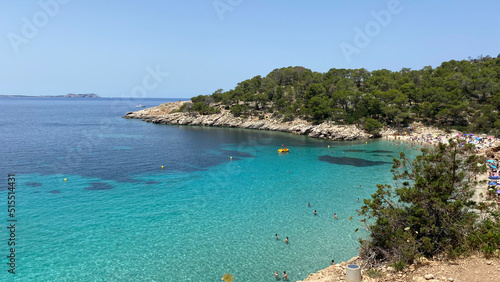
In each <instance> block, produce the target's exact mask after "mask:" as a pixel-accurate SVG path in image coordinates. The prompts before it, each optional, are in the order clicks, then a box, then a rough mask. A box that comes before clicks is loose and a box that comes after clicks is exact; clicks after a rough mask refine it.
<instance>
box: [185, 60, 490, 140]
mask: <svg viewBox="0 0 500 282" xmlns="http://www.w3.org/2000/svg"><path fill="white" fill-rule="evenodd" d="M221 109H226V110H229V111H230V112H231V113H232V114H233V115H234V116H236V117H239V116H243V117H248V116H253V117H258V118H261V119H263V118H264V117H265V115H266V114H271V115H272V116H273V117H274V118H278V119H281V120H282V121H292V120H294V119H303V120H306V121H309V122H312V123H314V124H319V123H322V122H324V121H330V122H333V123H336V124H359V125H361V126H362V127H363V128H364V129H365V130H367V131H369V132H371V133H377V132H378V130H379V129H380V128H381V127H383V126H385V125H387V126H392V127H405V126H408V125H409V124H410V123H411V122H413V121H421V122H423V123H424V124H432V125H434V126H439V127H441V128H444V129H457V130H460V131H471V132H477V133H492V134H498V133H500V116H499V110H500V55H499V56H497V57H496V58H493V57H490V56H485V57H483V56H480V57H478V58H476V59H472V58H470V59H469V60H462V61H455V60H451V61H448V62H443V63H442V64H441V65H440V66H438V67H436V68H432V67H431V66H427V67H424V68H422V69H420V70H411V69H409V68H403V69H401V70H400V71H390V70H386V69H381V70H374V71H368V70H366V69H363V68H361V69H330V70H329V71H328V72H326V73H320V72H314V71H312V70H310V69H307V68H304V67H300V66H296V67H285V68H280V69H275V70H273V71H271V72H270V73H269V74H267V75H266V76H265V77H261V76H255V77H253V78H251V79H247V80H244V81H242V82H240V83H238V84H237V86H236V87H235V88H234V89H231V90H229V91H223V90H222V89H219V90H217V91H215V92H214V93H213V94H211V95H199V96H196V97H193V98H191V103H188V104H186V105H183V107H182V108H181V109H180V110H181V111H184V112H198V113H200V114H202V115H207V114H213V113H218V112H220V110H221Z"/></svg>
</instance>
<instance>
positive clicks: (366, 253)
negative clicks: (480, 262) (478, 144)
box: [360, 141, 486, 264]
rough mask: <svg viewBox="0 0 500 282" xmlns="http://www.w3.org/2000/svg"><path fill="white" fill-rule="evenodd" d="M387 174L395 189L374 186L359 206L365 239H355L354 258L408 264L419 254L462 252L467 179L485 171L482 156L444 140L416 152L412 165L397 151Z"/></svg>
mask: <svg viewBox="0 0 500 282" xmlns="http://www.w3.org/2000/svg"><path fill="white" fill-rule="evenodd" d="M391 171H392V172H393V174H394V180H395V181H396V185H395V187H393V186H391V185H380V184H379V185H377V187H378V190H377V192H376V193H375V194H373V195H372V199H365V200H364V205H363V206H362V208H361V211H360V214H361V215H363V216H365V217H366V219H367V227H368V230H369V231H370V236H369V238H368V239H367V240H362V239H360V242H361V245H362V248H361V252H360V255H361V256H362V257H363V258H364V259H366V260H368V261H369V262H371V263H375V261H378V260H390V261H394V262H402V263H406V264H408V263H412V262H413V260H414V259H416V258H417V257H419V256H426V257H431V256H433V255H437V254H441V253H443V252H446V253H447V254H448V255H450V256H455V255H457V254H461V253H463V252H465V251H466V248H467V247H466V246H467V243H468V237H467V236H468V235H469V234H471V233H472V232H473V231H474V228H475V227H474V224H475V223H476V219H477V214H476V213H475V212H474V211H473V209H474V208H476V207H477V205H476V203H475V202H473V201H471V198H472V196H473V194H474V191H473V189H472V187H473V185H474V182H471V181H470V177H472V176H473V175H475V174H477V173H481V172H483V173H484V172H485V171H486V168H485V166H484V159H483V157H480V156H478V155H476V154H475V152H474V149H473V147H472V146H469V145H466V146H464V147H461V146H460V145H459V144H456V143H454V142H453V141H450V142H449V144H440V145H439V146H438V147H437V148H431V149H427V148H426V149H422V155H419V156H417V157H416V158H415V159H414V160H413V161H412V160H410V159H408V158H407V157H406V155H405V154H404V153H401V154H400V157H399V159H394V165H393V166H392V170H391Z"/></svg>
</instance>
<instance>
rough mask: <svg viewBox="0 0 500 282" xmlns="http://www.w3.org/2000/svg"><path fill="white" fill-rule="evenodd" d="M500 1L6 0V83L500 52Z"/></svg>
mask: <svg viewBox="0 0 500 282" xmlns="http://www.w3.org/2000/svg"><path fill="white" fill-rule="evenodd" d="M397 2H399V4H398V3H397ZM40 3H49V4H51V5H48V8H47V7H45V8H44V7H42V6H41V5H40ZM54 3H56V5H54ZM63 3H64V4H63ZM215 4H217V7H218V9H219V10H217V9H216V6H215ZM224 5H225V6H224ZM391 5H393V6H391ZM388 6H390V7H391V8H388ZM224 9H227V10H224ZM382 10H383V11H385V12H382V13H381V14H380V15H385V17H382V16H381V17H380V18H379V20H378V22H377V19H376V17H374V15H373V12H375V13H379V12H380V11H382ZM499 11H500V1H498V0H489V1H480V0H479V1H470V0H468V1H465V0H458V1H456V0H454V1H451V0H443V1H435V0H426V1H425V0H413V1H411V0H400V1H395V0H384V1H374V0H363V1H334V0H322V1H319V0H318V1H295V0H287V1H269V0H267V1H264V0H216V1H214V0H207V1H201V0H189V1H181V0H178V1H169V0H164V1H159V0H158V1H156V0H151V1H144V0H142V1H139V0H121V1H118V0H109V1H97V0H37V1H28V0H26V1H16V0H5V1H1V2H0V35H1V41H0V42H1V43H0V94H24V95H50V94H54V95H61V94H67V93H90V92H92V93H97V94H99V95H101V96H104V97H131V96H136V95H141V96H143V97H150V98H155V97H165V98H181V97H192V96H195V95H199V94H211V93H213V92H214V91H215V90H217V89H218V88H222V89H224V90H229V89H231V88H234V87H235V86H236V84H237V83H238V82H240V81H242V80H245V79H247V78H251V77H253V76H256V75H262V76H265V75H266V74H267V73H269V72H270V71H272V70H273V69H275V68H280V67H286V66H304V67H306V68H310V69H312V70H313V71H319V72H326V71H328V70H329V69H330V68H362V67H363V68H366V69H368V70H375V69H382V68H386V69H390V70H400V69H401V68H403V67H409V68H412V69H421V68H422V67H424V66H427V65H431V66H433V67H436V66H438V65H439V64H440V63H441V62H443V61H447V60H451V59H455V60H462V59H467V58H468V57H469V56H471V57H477V56H479V55H490V56H492V57H496V56H497V55H498V54H499V53H500V20H499V17H498V14H499ZM387 14H389V15H390V19H388V17H387ZM33 27H34V28H35V29H33ZM356 28H359V30H362V31H363V33H364V35H359V34H358V32H357V29H356ZM367 28H368V32H369V34H366V32H367V31H366V30H367ZM363 36H367V38H368V39H369V42H367V41H366V40H365V41H363V40H362V39H363V38H362V37H363ZM356 38H357V39H358V40H357V41H356V40H355V39H356ZM365 39H366V38H365ZM342 46H344V47H345V46H351V47H352V48H355V49H352V48H351V49H345V48H344V49H345V50H344V51H343V49H342ZM346 50H350V51H353V50H356V52H352V53H351V54H350V55H349V53H348V52H347V53H346ZM346 54H347V55H346ZM148 68H150V70H149V71H148V70H147V69H148ZM156 69H158V71H159V72H160V74H156V79H155V78H154V76H151V75H150V74H149V73H150V72H151V71H152V70H153V72H157V71H156ZM166 73H168V75H166Z"/></svg>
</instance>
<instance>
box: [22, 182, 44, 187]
mask: <svg viewBox="0 0 500 282" xmlns="http://www.w3.org/2000/svg"><path fill="white" fill-rule="evenodd" d="M24 185H26V186H31V187H41V186H42V183H40V182H26V183H25V184H24Z"/></svg>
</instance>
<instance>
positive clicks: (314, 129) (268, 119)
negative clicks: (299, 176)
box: [123, 101, 373, 140]
mask: <svg viewBox="0 0 500 282" xmlns="http://www.w3.org/2000/svg"><path fill="white" fill-rule="evenodd" d="M184 103H189V102H187V101H179V102H172V103H165V104H161V105H159V106H157V107H153V108H148V109H143V110H140V111H136V112H129V113H127V114H126V115H125V116H123V118H129V119H142V120H144V121H147V122H152V123H159V124H170V125H201V126H217V127H238V128H249V129H260V130H272V131H282V132H289V133H294V134H299V135H307V136H310V137H315V138H321V139H330V140H355V139H367V138H373V135H371V134H369V133H367V132H366V131H364V130H363V129H361V128H359V127H358V126H356V125H337V124H333V123H330V122H324V123H321V124H318V125H314V124H311V123H309V122H307V121H304V120H294V121H288V122H282V121H281V120H279V119H275V118H272V116H271V115H270V114H268V115H265V116H264V117H263V118H259V117H247V118H242V117H235V116H233V115H232V114H231V113H230V112H229V111H227V110H223V109H222V110H221V113H218V114H212V115H200V114H198V113H192V112H190V113H185V112H178V110H179V108H180V107H181V106H182V105H183V104H184Z"/></svg>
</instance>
